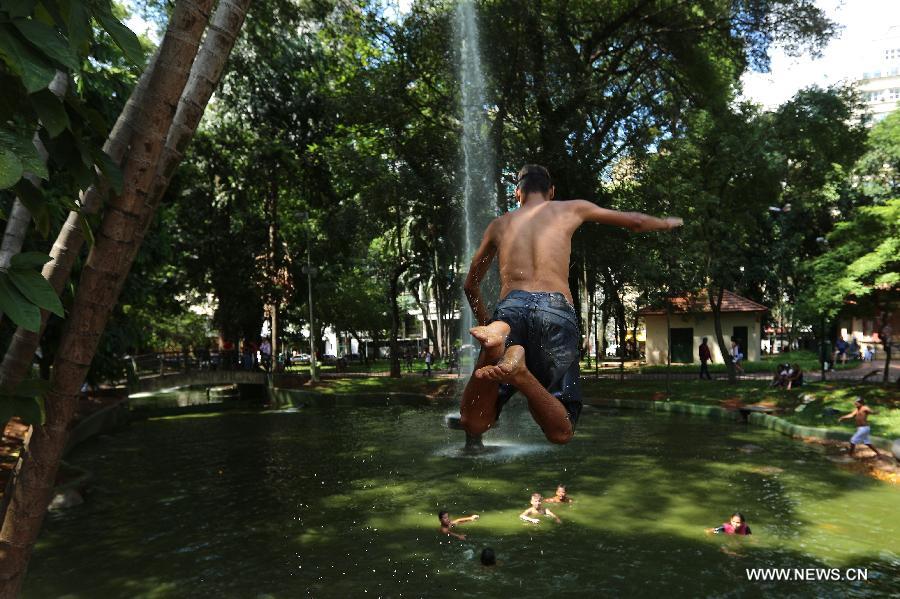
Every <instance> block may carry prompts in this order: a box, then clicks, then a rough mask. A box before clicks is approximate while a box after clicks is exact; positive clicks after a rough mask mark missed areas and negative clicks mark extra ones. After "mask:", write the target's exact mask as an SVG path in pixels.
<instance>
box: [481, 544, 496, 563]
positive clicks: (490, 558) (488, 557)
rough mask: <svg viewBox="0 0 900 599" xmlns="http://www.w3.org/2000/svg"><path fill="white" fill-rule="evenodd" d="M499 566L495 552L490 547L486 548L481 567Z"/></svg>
mask: <svg viewBox="0 0 900 599" xmlns="http://www.w3.org/2000/svg"><path fill="white" fill-rule="evenodd" d="M496 564H497V556H496V555H495V554H494V550H493V549H491V548H490V547H485V548H484V549H483V550H482V551H481V565H482V566H494V565H496Z"/></svg>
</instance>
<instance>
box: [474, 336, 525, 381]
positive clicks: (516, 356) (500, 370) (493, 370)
mask: <svg viewBox="0 0 900 599" xmlns="http://www.w3.org/2000/svg"><path fill="white" fill-rule="evenodd" d="M524 370H525V348H524V347H522V346H521V345H511V346H509V348H507V350H506V353H504V354H503V357H502V358H501V359H500V361H499V362H497V364H496V365H488V366H483V367H481V368H479V369H478V370H476V371H475V376H476V378H479V379H489V380H492V381H497V382H500V383H513V384H514V383H515V380H516V378H518V376H519V374H520V373H521V372H523V371H524Z"/></svg>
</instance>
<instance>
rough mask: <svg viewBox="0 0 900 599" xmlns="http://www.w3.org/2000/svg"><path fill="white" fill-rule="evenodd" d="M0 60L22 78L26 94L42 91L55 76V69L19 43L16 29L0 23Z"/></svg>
mask: <svg viewBox="0 0 900 599" xmlns="http://www.w3.org/2000/svg"><path fill="white" fill-rule="evenodd" d="M0 58H2V59H3V60H4V62H6V64H8V65H9V68H10V69H12V70H13V72H15V73H17V74H18V75H19V77H21V78H22V84H23V85H24V86H25V89H26V90H27V91H28V93H34V92H36V91H38V90H41V89H44V88H45V87H47V86H48V85H49V84H50V81H52V80H53V76H54V75H56V69H54V68H53V66H51V65H50V64H49V63H48V62H47V61H46V60H44V58H42V57H41V56H40V55H39V54H37V53H36V52H34V51H32V50H31V48H29V47H28V46H26V45H25V44H23V43H22V42H20V41H19V38H18V34H17V33H16V29H15V28H14V27H11V26H10V25H8V24H6V23H0Z"/></svg>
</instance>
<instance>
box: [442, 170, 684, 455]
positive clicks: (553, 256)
mask: <svg viewBox="0 0 900 599" xmlns="http://www.w3.org/2000/svg"><path fill="white" fill-rule="evenodd" d="M515 193H516V199H517V200H518V201H519V204H520V206H519V208H518V209H517V210H514V211H512V212H508V213H506V214H504V215H502V216H500V217H498V218H496V219H494V220H493V221H492V222H491V223H490V224H489V225H488V227H487V229H486V230H485V232H484V237H483V238H482V240H481V245H480V246H479V247H478V249H477V250H476V252H475V255H474V256H473V257H472V264H471V266H470V268H469V274H468V276H467V277H466V282H465V290H466V297H467V298H468V300H469V304H470V305H471V307H472V310H473V311H474V313H475V317H476V319H477V320H478V325H479V326H476V327H474V328H472V329H471V331H470V332H471V333H472V335H473V336H474V337H475V338H476V339H478V341H479V342H480V343H481V354H480V355H479V357H478V362H477V363H476V365H475V368H476V370H475V372H474V375H473V376H472V378H471V379H469V382H468V384H467V385H466V389H465V391H464V392H463V398H462V402H461V405H460V416H461V419H460V420H461V423H462V426H463V428H465V429H466V432H468V433H469V434H470V435H480V434H482V433H484V432H485V431H487V430H488V429H489V428H490V427H491V426H493V424H494V423H495V422H496V421H497V417H498V416H499V415H500V410H501V409H502V407H503V405H504V404H505V403H506V402H507V401H508V400H509V398H510V397H511V396H512V394H513V393H515V392H516V390H518V391H521V392H522V393H523V394H524V395H525V397H526V398H527V400H528V408H529V410H530V411H531V415H532V417H534V419H535V421H536V422H537V423H538V425H539V426H540V427H541V429H542V430H543V431H544V434H545V435H546V437H547V439H548V440H549V441H550V442H552V443H568V442H569V441H570V440H571V438H572V434H573V432H574V427H575V423H576V422H577V420H578V415H579V414H580V413H581V392H580V387H579V381H578V357H579V347H578V345H579V340H580V336H579V332H578V318H577V316H576V314H575V308H574V307H573V306H572V293H571V292H570V291H569V255H570V254H571V249H572V235H573V234H574V233H575V230H576V229H578V227H580V226H581V224H582V223H585V222H595V223H604V224H608V225H614V226H619V227H624V228H626V229H629V230H631V231H634V232H646V231H663V230H668V229H674V228H675V227H678V226H681V224H682V220H681V219H680V218H671V217H670V218H655V217H653V216H648V215H646V214H641V213H639V212H618V211H615V210H607V209H605V208H600V207H599V206H597V205H596V204H593V203H591V202H588V201H585V200H572V201H567V202H557V201H553V196H554V194H555V188H554V187H553V185H552V183H551V181H550V174H549V173H548V172H547V169H546V168H544V167H542V166H538V165H533V164H530V165H526V166H524V167H522V170H520V171H519V175H518V181H517V185H516V192H515ZM494 256H497V260H498V262H499V266H500V298H501V300H500V303H499V304H498V305H497V309H496V311H495V312H494V316H493V318H490V316H489V314H488V312H487V308H486V307H485V305H484V303H483V302H482V299H481V288H480V286H481V281H482V279H483V278H484V275H485V274H486V273H487V271H488V268H489V267H490V265H491V262H492V261H493V259H494Z"/></svg>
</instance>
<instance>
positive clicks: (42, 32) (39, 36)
mask: <svg viewBox="0 0 900 599" xmlns="http://www.w3.org/2000/svg"><path fill="white" fill-rule="evenodd" d="M13 24H14V25H15V26H16V29H18V30H19V32H20V33H21V34H22V35H23V36H25V39H27V40H28V41H29V42H31V44H32V45H33V46H34V47H35V48H37V49H38V50H40V51H41V52H43V53H44V54H45V55H46V56H48V57H50V58H51V59H53V60H55V61H56V62H58V63H59V64H61V65H63V66H65V67H66V68H68V69H70V70H72V71H78V70H79V69H80V68H81V61H80V60H78V56H77V55H76V54H75V52H73V51H72V49H71V48H70V47H69V44H68V43H67V42H66V40H65V38H63V36H62V35H60V33H59V32H58V31H57V30H56V29H54V28H53V27H50V26H49V25H45V24H43V23H41V22H40V21H36V20H34V19H16V20H15V21H13Z"/></svg>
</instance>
